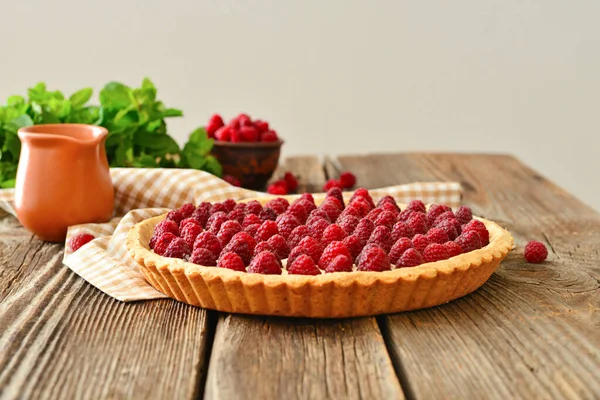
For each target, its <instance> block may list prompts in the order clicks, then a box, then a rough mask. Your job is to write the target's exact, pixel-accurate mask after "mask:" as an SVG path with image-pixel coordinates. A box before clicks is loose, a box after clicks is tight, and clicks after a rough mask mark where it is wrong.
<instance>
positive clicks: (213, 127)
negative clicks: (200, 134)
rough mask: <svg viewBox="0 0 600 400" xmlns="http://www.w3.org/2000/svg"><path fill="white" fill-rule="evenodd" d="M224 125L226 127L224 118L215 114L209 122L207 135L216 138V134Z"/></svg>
mask: <svg viewBox="0 0 600 400" xmlns="http://www.w3.org/2000/svg"><path fill="white" fill-rule="evenodd" d="M223 125H225V124H224V123H223V118H221V116H220V115H219V114H213V115H212V116H211V117H210V119H209V120H208V124H206V133H207V134H208V137H209V138H212V137H215V132H216V131H217V129H219V128H220V127H222V126H223Z"/></svg>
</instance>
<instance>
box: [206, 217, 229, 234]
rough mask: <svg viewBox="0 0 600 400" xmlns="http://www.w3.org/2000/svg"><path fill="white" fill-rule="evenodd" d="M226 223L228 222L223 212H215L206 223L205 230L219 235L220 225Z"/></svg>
mask: <svg viewBox="0 0 600 400" xmlns="http://www.w3.org/2000/svg"><path fill="white" fill-rule="evenodd" d="M227 221H229V220H228V219H227V214H225V212H224V211H217V212H216V213H214V214H213V215H211V216H210V218H209V219H208V221H207V222H206V225H207V229H208V230H209V231H211V232H212V233H214V234H215V235H216V234H217V233H219V230H220V229H221V225H223V224H224V223H225V222H227Z"/></svg>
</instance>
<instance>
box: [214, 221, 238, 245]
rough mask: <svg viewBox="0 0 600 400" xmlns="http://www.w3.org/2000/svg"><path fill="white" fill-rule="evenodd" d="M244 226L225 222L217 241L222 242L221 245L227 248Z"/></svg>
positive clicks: (233, 222)
mask: <svg viewBox="0 0 600 400" xmlns="http://www.w3.org/2000/svg"><path fill="white" fill-rule="evenodd" d="M241 230H242V226H241V225H240V223H239V222H237V221H225V223H223V225H221V228H220V229H219V233H218V234H217V239H219V242H221V245H223V246H225V245H226V244H227V243H229V241H230V240H231V238H232V237H233V235H235V234H236V233H238V232H241Z"/></svg>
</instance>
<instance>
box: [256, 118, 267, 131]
mask: <svg viewBox="0 0 600 400" xmlns="http://www.w3.org/2000/svg"><path fill="white" fill-rule="evenodd" d="M254 127H255V128H256V129H257V130H258V131H259V132H260V133H263V132H266V131H268V130H269V123H268V122H267V121H261V120H260V119H256V120H254Z"/></svg>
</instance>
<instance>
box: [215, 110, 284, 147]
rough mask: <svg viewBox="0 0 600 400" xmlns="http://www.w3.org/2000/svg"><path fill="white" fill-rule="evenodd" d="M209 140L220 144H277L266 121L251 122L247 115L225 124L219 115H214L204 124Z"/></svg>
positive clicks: (277, 138)
mask: <svg viewBox="0 0 600 400" xmlns="http://www.w3.org/2000/svg"><path fill="white" fill-rule="evenodd" d="M206 133H207V134H208V137H209V138H214V139H215V140H219V141H222V142H233V143H241V142H277V141H278V140H279V137H278V136H277V132H275V131H274V130H273V129H271V128H270V127H269V123H268V122H267V121H263V120H260V119H255V120H252V118H250V117H249V116H248V114H240V115H238V116H237V117H235V118H232V119H231V120H230V121H229V122H228V123H227V124H225V122H224V121H223V118H221V116H220V115H219V114H214V115H212V116H211V117H210V119H209V120H208V123H207V124H206Z"/></svg>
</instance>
